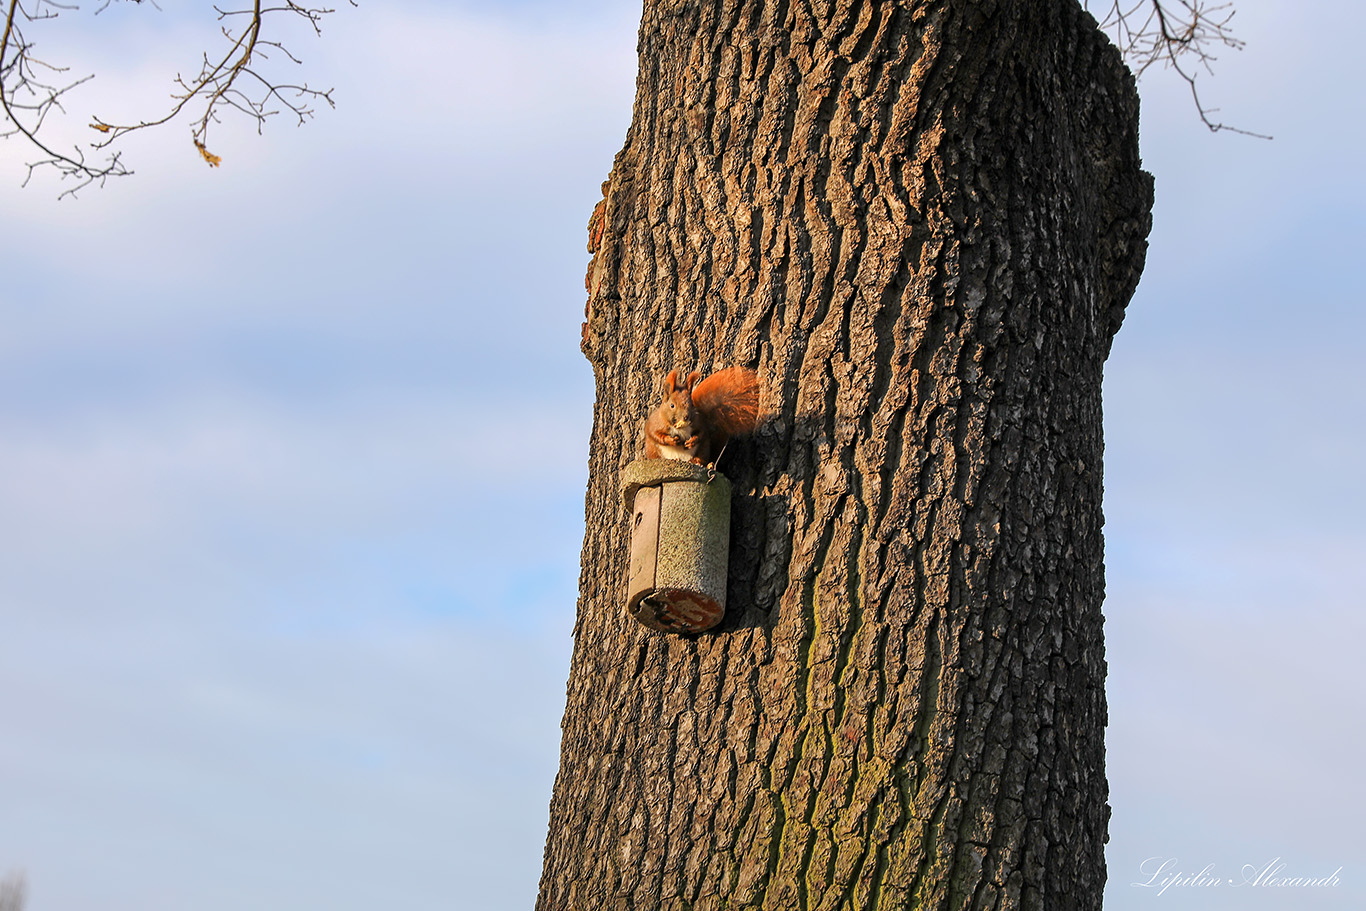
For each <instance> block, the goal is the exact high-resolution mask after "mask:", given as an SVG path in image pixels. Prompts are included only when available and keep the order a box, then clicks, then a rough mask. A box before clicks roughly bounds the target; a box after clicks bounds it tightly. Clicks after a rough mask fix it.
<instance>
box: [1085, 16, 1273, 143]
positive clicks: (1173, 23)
mask: <svg viewBox="0 0 1366 911" xmlns="http://www.w3.org/2000/svg"><path fill="white" fill-rule="evenodd" d="M1105 2H1107V3H1108V8H1107V9H1106V10H1105V17H1104V18H1103V19H1102V20H1101V23H1100V27H1101V28H1102V29H1104V30H1105V31H1107V32H1109V33H1110V34H1111V36H1112V37H1113V39H1114V42H1115V45H1116V46H1117V47H1118V48H1119V50H1120V53H1122V54H1123V55H1124V59H1125V61H1127V62H1128V64H1129V66H1130V67H1131V68H1132V69H1133V71H1134V75H1135V76H1140V77H1141V76H1142V75H1143V74H1144V72H1146V71H1147V70H1148V68H1149V67H1151V66H1153V65H1154V64H1161V65H1162V66H1163V67H1170V68H1171V69H1173V70H1175V71H1176V73H1177V75H1178V76H1180V77H1181V78H1182V79H1184V80H1185V81H1186V85H1187V86H1188V87H1189V88H1190V93H1191V100H1192V101H1193V102H1194V103H1195V110H1196V112H1197V113H1198V115H1199V117H1200V121H1201V122H1202V123H1203V124H1204V125H1205V126H1207V127H1209V129H1210V131H1211V132H1214V133H1218V132H1219V131H1221V130H1228V131H1229V132H1231V133H1241V134H1242V135H1244V136H1255V137H1257V138H1258V139H1270V138H1271V137H1270V136H1267V135H1265V134H1264V133H1254V132H1252V131H1251V130H1244V129H1240V128H1238V127H1234V126H1229V125H1228V124H1226V123H1223V122H1222V121H1218V120H1215V119H1214V117H1213V115H1214V114H1217V113H1218V111H1219V109H1218V108H1211V107H1206V105H1205V103H1204V102H1203V101H1202V100H1201V98H1200V91H1199V89H1198V87H1197V86H1196V84H1195V83H1196V77H1197V76H1199V75H1200V71H1201V70H1203V71H1204V72H1205V73H1207V74H1210V75H1213V73H1214V69H1213V66H1212V64H1213V63H1214V62H1215V61H1216V60H1217V59H1218V58H1217V57H1215V56H1214V51H1216V50H1217V49H1219V48H1221V47H1226V48H1231V49H1233V50H1235V51H1240V50H1242V49H1243V44H1244V43H1243V42H1242V41H1241V40H1239V39H1238V38H1235V37H1234V36H1233V32H1232V30H1231V28H1230V23H1231V22H1232V20H1233V15H1234V12H1235V10H1234V9H1233V4H1232V3H1231V2H1224V3H1210V2H1208V0H1105ZM1082 5H1083V6H1085V7H1086V8H1087V9H1088V10H1090V9H1092V0H1082ZM1099 5H1100V3H1099V2H1097V3H1096V6H1099Z"/></svg>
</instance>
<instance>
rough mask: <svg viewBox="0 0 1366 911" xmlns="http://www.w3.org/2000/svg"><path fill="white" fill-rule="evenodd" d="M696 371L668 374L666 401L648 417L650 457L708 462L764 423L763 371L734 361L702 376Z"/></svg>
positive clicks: (646, 425)
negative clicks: (680, 375)
mask: <svg viewBox="0 0 1366 911" xmlns="http://www.w3.org/2000/svg"><path fill="white" fill-rule="evenodd" d="M701 375H702V374H700V373H698V372H696V371H694V372H692V373H690V374H688V378H687V380H685V381H683V382H681V383H680V382H679V380H678V371H677V370H671V371H670V372H669V375H668V376H667V377H665V379H664V401H663V402H662V403H661V404H660V406H659V407H658V408H656V409H655V410H654V411H653V412H651V413H650V416H649V417H648V418H646V419H645V458H647V459H678V460H680V461H683V462H692V463H693V464H694V465H708V464H711V463H713V462H714V461H715V460H716V459H717V458H719V457H720V455H721V450H723V449H724V448H725V446H726V441H727V440H729V439H730V438H731V437H733V436H742V435H744V434H747V433H752V432H753V431H754V428H756V427H758V426H759V377H758V375H757V374H755V372H754V371H753V370H750V369H749V368H748V367H728V368H726V369H725V370H719V371H717V372H716V373H713V374H712V375H711V376H709V377H707V378H706V379H705V380H702V382H700V383H699V382H698V381H697V380H698V377H700V376H701Z"/></svg>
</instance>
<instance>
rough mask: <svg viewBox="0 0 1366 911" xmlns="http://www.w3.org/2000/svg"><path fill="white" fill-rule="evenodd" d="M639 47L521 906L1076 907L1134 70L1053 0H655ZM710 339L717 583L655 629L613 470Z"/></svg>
mask: <svg viewBox="0 0 1366 911" xmlns="http://www.w3.org/2000/svg"><path fill="white" fill-rule="evenodd" d="M639 50H640V76H639V81H638V88H637V96H636V102H635V116H634V120H633V122H632V125H631V128H630V132H629V133H628V135H627V140H626V144H625V147H624V148H623V149H622V151H621V152H620V153H619V155H618V156H617V159H616V162H615V164H614V167H613V169H612V173H611V176H610V179H609V182H608V184H607V185H605V191H606V193H605V195H606V199H605V202H604V205H603V206H602V207H601V208H600V211H599V212H598V213H596V214H595V217H594V220H593V223H592V226H591V228H590V231H591V233H592V234H593V236H594V241H593V245H594V247H595V248H596V255H595V257H594V259H593V262H592V264H591V266H590V271H589V292H590V294H589V308H588V321H587V323H586V324H585V327H584V338H583V346H584V351H585V353H586V354H587V355H588V358H589V360H590V361H591V362H592V364H593V369H594V374H595V377H596V380H597V406H596V410H595V414H594V425H593V438H592V447H591V458H590V478H589V487H588V495H587V504H586V506H587V534H586V537H585V541H584V548H583V572H582V580H581V596H580V601H579V611H578V622H577V624H576V627H575V649H574V657H573V664H572V668H571V670H570V678H569V688H568V705H567V707H566V710H565V718H564V733H563V737H564V739H563V746H562V755H561V766H560V773H559V778H558V780H557V781H556V785H555V792H554V797H553V799H552V801H551V807H550V835H549V839H548V842H547V845H546V852H545V867H544V873H543V876H542V880H541V888H540V898H539V901H538V902H537V907H538V909H541V911H597V909H641V911H645V909H650V911H653V909H742V908H755V909H759V908H763V909H794V911H795V909H802V911H807V909H810V911H817V909H836V908H840V909H854V908H857V909H875V908H877V909H909V908H915V909H949V908H953V909H967V908H974V909H975V908H983V909H986V908H1002V909H1004V908H1026V909H1040V911H1044V909H1046V911H1065V909H1073V908H1078V909H1093V908H1099V907H1100V903H1101V892H1102V888H1103V885H1104V881H1105V863H1104V855H1103V844H1104V842H1105V840H1106V826H1107V821H1108V817H1109V807H1108V805H1107V804H1106V797H1107V785H1106V781H1105V775H1104V733H1105V694H1104V681H1105V658H1104V641H1103V635H1102V617H1101V601H1102V598H1103V588H1104V580H1103V567H1102V562H1101V550H1102V539H1101V521H1102V519H1101V508H1100V507H1101V409H1100V391H1101V372H1102V364H1103V362H1104V360H1105V357H1106V355H1107V353H1108V351H1109V347H1110V340H1111V337H1112V336H1113V334H1114V332H1115V331H1116V329H1118V327H1119V324H1120V321H1121V319H1122V318H1123V312H1124V307H1125V305H1126V303H1127V302H1128V300H1129V297H1130V295H1131V294H1132V292H1133V289H1134V286H1135V285H1136V284H1137V281H1138V276H1139V273H1140V271H1141V269H1142V264H1143V256H1144V251H1145V248H1146V240H1145V238H1146V236H1147V232H1148V227H1149V223H1150V216H1149V209H1150V205H1151V198H1152V187H1151V178H1150V177H1149V176H1148V175H1147V174H1145V173H1144V172H1143V171H1142V170H1141V169H1140V165H1139V157H1138V139H1137V116H1138V100H1137V96H1136V94H1135V90H1134V85H1133V79H1132V77H1131V76H1130V74H1129V72H1128V70H1127V69H1126V68H1125V67H1124V65H1123V64H1122V63H1121V61H1120V57H1119V54H1118V52H1117V51H1116V50H1115V49H1114V48H1113V47H1112V46H1111V45H1110V44H1109V42H1108V41H1107V39H1106V38H1105V37H1104V36H1103V35H1102V34H1101V33H1100V32H1099V31H1098V30H1097V28H1096V25H1095V22H1094V20H1092V19H1091V18H1090V16H1088V15H1086V14H1085V13H1084V12H1083V11H1082V10H1081V9H1080V7H1079V6H1078V4H1077V2H1076V0H902V2H893V0H645V9H644V19H643V22H642V25H641V31H640V48H639ZM731 364H744V365H749V366H753V367H755V368H756V369H757V370H758V371H759V375H760V377H761V381H762V383H763V397H764V406H765V409H766V411H767V415H768V417H767V420H766V421H765V423H764V424H763V425H762V427H761V428H760V430H759V432H758V433H757V434H755V436H754V437H753V438H752V439H751V440H749V441H748V442H739V443H732V444H731V446H730V448H729V451H728V452H727V453H726V456H725V461H724V463H723V465H722V468H723V469H724V470H725V471H726V473H727V474H728V475H729V476H730V477H731V478H732V480H733V481H734V482H735V491H736V493H735V501H734V511H733V521H732V533H731V541H732V543H731V557H730V559H731V563H730V567H731V568H730V576H731V579H730V588H729V595H728V597H729V607H728V613H727V616H726V619H725V620H724V621H723V623H722V624H721V626H719V627H718V628H716V629H715V630H713V631H711V632H707V633H703V634H699V635H679V634H660V633H655V632H651V631H649V630H647V629H645V628H644V627H642V626H640V625H639V624H637V623H635V622H634V621H633V620H632V619H631V618H630V617H629V616H627V614H626V612H625V609H624V604H623V602H624V598H625V580H626V574H627V557H628V538H629V529H628V528H627V522H626V513H625V510H624V507H623V505H622V501H621V496H620V490H619V484H618V477H619V474H620V472H621V470H622V468H623V466H625V465H626V464H627V463H628V462H629V461H631V460H632V459H634V458H637V457H638V456H639V454H640V450H641V422H642V420H643V419H644V417H645V416H646V414H647V413H648V412H649V411H650V410H651V409H652V408H653V407H654V405H655V404H656V400H657V398H658V394H659V384H660V380H661V378H662V377H663V375H664V374H665V373H666V372H667V371H668V370H670V369H671V368H674V367H678V368H681V369H685V370H686V369H690V368H693V367H697V368H700V369H702V370H703V371H704V372H706V371H709V370H711V369H714V368H718V367H723V366H727V365H731Z"/></svg>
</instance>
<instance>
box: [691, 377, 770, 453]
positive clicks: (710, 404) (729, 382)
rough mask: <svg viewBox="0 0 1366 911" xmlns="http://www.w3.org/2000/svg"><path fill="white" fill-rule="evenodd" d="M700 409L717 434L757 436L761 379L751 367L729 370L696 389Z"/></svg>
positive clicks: (722, 440)
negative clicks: (755, 432) (749, 434)
mask: <svg viewBox="0 0 1366 911" xmlns="http://www.w3.org/2000/svg"><path fill="white" fill-rule="evenodd" d="M692 400H693V404H694V405H695V406H696V407H697V410H698V411H700V412H702V413H703V414H704V415H706V417H707V421H708V423H709V424H710V425H711V429H712V431H713V432H715V433H717V434H718V435H721V436H722V439H721V440H720V442H721V443H724V442H725V438H726V437H733V436H743V435H744V434H747V433H753V432H754V429H755V428H756V427H758V426H759V376H758V374H756V373H755V372H754V371H753V370H750V369H749V368H748V367H727V368H726V369H725V370H719V371H717V372H716V373H713V374H712V375H711V376H709V377H707V378H706V379H705V380H702V381H701V382H700V383H698V384H697V385H696V386H693V387H692Z"/></svg>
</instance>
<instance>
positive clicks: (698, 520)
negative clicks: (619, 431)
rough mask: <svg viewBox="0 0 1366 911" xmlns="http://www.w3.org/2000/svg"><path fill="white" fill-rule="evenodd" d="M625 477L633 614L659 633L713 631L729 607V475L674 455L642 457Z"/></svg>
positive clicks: (628, 590) (628, 586)
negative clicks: (727, 601) (727, 478)
mask: <svg viewBox="0 0 1366 911" xmlns="http://www.w3.org/2000/svg"><path fill="white" fill-rule="evenodd" d="M621 477H622V489H623V490H622V492H623V496H624V497H625V500H626V509H627V511H628V512H629V513H630V514H631V561H630V569H629V571H628V573H627V584H626V610H627V612H628V613H630V615H631V616H632V617H635V618H636V619H637V620H639V621H640V622H641V623H643V624H645V625H646V626H648V627H649V628H650V629H653V630H658V631H660V632H680V633H699V632H702V631H703V630H707V629H711V628H712V627H713V626H715V625H716V624H718V623H720V622H721V618H722V616H724V615H725V612H726V573H727V570H728V569H729V567H728V565H727V564H728V561H729V553H730V481H728V480H726V477H725V475H722V474H719V473H718V472H716V471H715V470H711V469H707V468H703V467H702V466H701V465H693V464H692V463H690V462H682V461H677V460H675V459H639V460H637V461H635V462H632V463H631V464H629V465H627V466H626V469H625V470H624V471H623V472H622V476H621Z"/></svg>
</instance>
